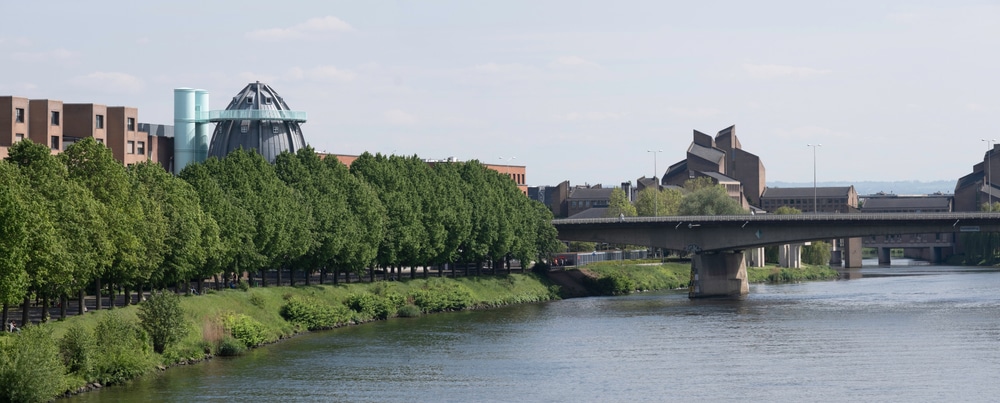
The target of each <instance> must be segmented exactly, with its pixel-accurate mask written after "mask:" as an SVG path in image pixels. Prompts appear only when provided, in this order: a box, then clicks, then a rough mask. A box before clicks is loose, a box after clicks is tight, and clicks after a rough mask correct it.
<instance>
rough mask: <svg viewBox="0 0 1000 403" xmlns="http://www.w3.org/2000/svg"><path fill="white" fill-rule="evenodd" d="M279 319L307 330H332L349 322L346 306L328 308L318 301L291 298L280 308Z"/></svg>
mask: <svg viewBox="0 0 1000 403" xmlns="http://www.w3.org/2000/svg"><path fill="white" fill-rule="evenodd" d="M281 317H282V318H285V320H287V321H289V322H292V323H295V324H298V325H301V326H303V327H305V328H306V329H309V330H317V329H332V328H334V327H337V326H339V325H341V324H344V323H347V322H349V321H350V320H351V311H350V309H348V308H347V307H346V306H343V305H336V306H330V305H327V304H324V303H322V302H319V301H315V300H311V299H304V298H292V299H289V300H288V302H287V303H286V304H285V305H284V306H282V307H281Z"/></svg>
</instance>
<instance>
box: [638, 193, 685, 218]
mask: <svg viewBox="0 0 1000 403" xmlns="http://www.w3.org/2000/svg"><path fill="white" fill-rule="evenodd" d="M682 197H683V195H682V194H681V192H680V191H679V190H677V189H663V190H659V191H657V189H656V188H655V187H647V188H645V189H643V190H641V191H639V195H638V196H637V197H636V201H635V209H636V213H637V214H638V215H639V216H642V217H652V216H654V215H660V216H670V215H677V206H678V205H680V201H681V198H682Z"/></svg>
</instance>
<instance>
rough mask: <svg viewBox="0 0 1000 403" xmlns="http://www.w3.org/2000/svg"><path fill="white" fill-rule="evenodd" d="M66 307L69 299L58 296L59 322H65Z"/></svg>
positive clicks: (64, 296)
mask: <svg viewBox="0 0 1000 403" xmlns="http://www.w3.org/2000/svg"><path fill="white" fill-rule="evenodd" d="M66 305H69V298H66V295H65V294H64V295H60V296H59V320H66V308H67V307H66Z"/></svg>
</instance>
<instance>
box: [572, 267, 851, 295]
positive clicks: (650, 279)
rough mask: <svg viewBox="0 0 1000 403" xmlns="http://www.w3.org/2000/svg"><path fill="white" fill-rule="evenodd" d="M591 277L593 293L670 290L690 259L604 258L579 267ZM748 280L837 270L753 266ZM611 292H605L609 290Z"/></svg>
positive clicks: (783, 279) (685, 276) (802, 277)
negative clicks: (685, 260)
mask: <svg viewBox="0 0 1000 403" xmlns="http://www.w3.org/2000/svg"><path fill="white" fill-rule="evenodd" d="M580 271H582V272H584V273H585V274H587V275H588V276H589V277H590V278H592V279H593V282H594V284H592V285H591V287H590V288H591V290H592V293H594V294H602V293H603V294H621V293H627V292H624V291H625V290H626V289H630V290H638V291H653V290H672V289H678V288H685V287H687V286H688V282H689V280H690V278H691V263H690V262H668V263H660V262H659V261H638V260H625V261H607V262H598V263H593V264H590V265H587V266H585V267H583V268H581V269H580ZM747 277H748V278H747V281H749V282H751V283H795V282H800V281H816V280H836V279H837V278H838V277H839V275H838V274H837V271H836V270H834V269H831V268H830V267H829V266H810V265H805V266H803V267H802V268H799V269H790V268H779V267H776V266H772V267H752V268H748V269H747ZM601 279H616V280H615V281H614V283H616V284H617V285H611V284H608V285H605V286H603V287H602V286H600V285H598V284H597V282H599V281H600V280H601ZM609 287H610V291H611V292H607V291H608V290H609Z"/></svg>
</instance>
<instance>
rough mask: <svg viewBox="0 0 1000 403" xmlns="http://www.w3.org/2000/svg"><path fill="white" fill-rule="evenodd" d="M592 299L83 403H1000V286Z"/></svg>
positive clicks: (262, 356)
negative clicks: (742, 296) (730, 297)
mask: <svg viewBox="0 0 1000 403" xmlns="http://www.w3.org/2000/svg"><path fill="white" fill-rule="evenodd" d="M861 276H862V277H861V278H859V279H852V280H841V281H829V282H810V283H801V284H787V285H751V287H750V295H749V296H748V297H747V298H746V299H744V300H741V301H724V300H695V301H691V300H688V298H687V294H686V293H682V292H662V293H646V294H639V295H633V296H627V297H608V298H582V299H572V300H565V301H556V302H551V303H544V304H532V305H521V306H515V307H508V308H502V309H495V310H488V311H477V312H459V313H449V314H438V315H430V316H425V317H422V318H416V319H397V320H390V321H386V322H380V323H373V324H366V325H363V326H355V327H350V328H343V329H337V330H332V331H325V332H317V333H312V334H307V335H303V336H300V337H296V338H294V339H292V340H289V341H285V342H282V343H278V344H275V345H273V346H269V347H266V348H262V349H257V350H255V351H252V352H250V353H248V354H247V355H245V356H243V357H239V358H234V359H215V360H212V361H209V362H206V363H203V364H198V365H192V366H187V367H176V368H172V369H170V370H168V371H165V372H162V373H160V374H157V375H154V376H149V377H146V378H144V379H141V380H139V381H136V382H133V383H131V384H129V385H127V386H120V387H112V388H106V389H104V390H101V391H99V392H92V393H87V394H83V395H80V396H78V397H75V398H73V399H72V400H73V401H74V402H126V401H129V402H131V401H153V402H190V401H307V402H308V401H316V402H327V401H341V402H473V401H474V402H515V401H516V402H634V401H685V402H690V401H721V400H735V399H739V400H749V401H796V402H802V401H853V402H859V401H880V402H891V401H900V402H913V401H997V400H998V399H1000V272H997V271H993V270H977V269H970V268H963V267H947V266H894V267H889V268H877V267H876V268H865V269H862V270H861Z"/></svg>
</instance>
